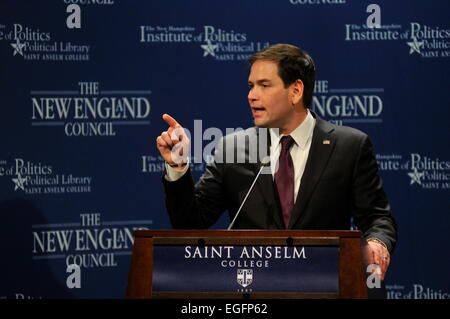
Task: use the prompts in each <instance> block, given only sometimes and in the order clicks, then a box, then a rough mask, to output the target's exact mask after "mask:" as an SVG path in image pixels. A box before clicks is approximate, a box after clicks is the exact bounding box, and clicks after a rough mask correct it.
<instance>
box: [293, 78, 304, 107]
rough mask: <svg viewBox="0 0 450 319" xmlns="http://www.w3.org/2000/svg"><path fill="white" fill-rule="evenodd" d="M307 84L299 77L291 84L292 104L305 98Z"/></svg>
mask: <svg viewBox="0 0 450 319" xmlns="http://www.w3.org/2000/svg"><path fill="white" fill-rule="evenodd" d="M304 89H305V86H304V85H303V82H302V80H300V79H298V80H297V81H295V82H294V83H292V84H291V103H292V105H295V104H298V103H299V102H300V100H301V99H302V98H303V91H304Z"/></svg>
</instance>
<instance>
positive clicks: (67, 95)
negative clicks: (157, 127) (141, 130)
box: [30, 82, 151, 137]
mask: <svg viewBox="0 0 450 319" xmlns="http://www.w3.org/2000/svg"><path fill="white" fill-rule="evenodd" d="M150 94H151V91H123V90H115V91H108V90H100V87H99V82H78V90H74V91H31V93H30V95H31V121H32V122H31V125H32V126H35V127H52V128H53V127H57V128H61V129H62V131H63V132H64V134H65V135H66V136H70V137H73V136H84V137H89V136H115V135H116V133H117V130H116V129H117V128H118V127H120V126H140V125H149V124H150V121H149V120H148V118H149V116H150V101H149V99H148V97H147V96H148V95H150Z"/></svg>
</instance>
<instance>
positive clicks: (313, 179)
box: [288, 116, 336, 229]
mask: <svg viewBox="0 0 450 319" xmlns="http://www.w3.org/2000/svg"><path fill="white" fill-rule="evenodd" d="M333 130H334V128H333V127H332V126H331V125H329V124H328V123H327V122H325V121H323V120H321V119H320V118H318V117H317V116H316V125H315V127H314V132H313V137H312V141H311V148H310V150H309V155H308V159H307V161H306V166H305V171H304V172H303V176H302V179H301V182H300V189H299V191H298V193H297V198H296V201H295V205H294V209H293V211H292V217H291V221H290V222H289V227H288V228H289V229H290V228H292V227H293V226H294V225H295V223H296V222H297V220H298V218H299V217H300V216H301V214H302V211H303V209H304V208H305V206H306V204H307V202H308V200H309V198H310V197H311V195H312V193H313V190H314V188H315V186H316V184H317V182H318V181H319V179H320V176H321V175H322V172H323V170H324V169H325V167H326V165H327V163H328V159H329V157H330V155H331V153H332V152H333V149H334V146H335V144H336V139H335V138H334V136H333V135H332V134H330V133H331V132H332V131H333Z"/></svg>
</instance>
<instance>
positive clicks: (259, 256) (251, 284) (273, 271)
mask: <svg viewBox="0 0 450 319" xmlns="http://www.w3.org/2000/svg"><path fill="white" fill-rule="evenodd" d="M262 242H263V241H262ZM152 291H153V292H169V291H170V292H177V291H184V292H217V291H223V292H244V293H250V292H314V293H316V292H320V293H331V294H335V295H336V296H337V294H338V292H339V250H338V247H336V246H334V247H320V246H306V247H305V246H297V245H295V246H284V247H283V246H263V245H262V243H261V245H252V246H231V245H227V246H222V245H220V246H219V245H211V246H203V247H200V246H189V245H187V246H164V245H154V247H153V286H152Z"/></svg>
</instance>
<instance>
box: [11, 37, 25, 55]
mask: <svg viewBox="0 0 450 319" xmlns="http://www.w3.org/2000/svg"><path fill="white" fill-rule="evenodd" d="M11 46H12V47H13V48H14V54H13V56H14V55H16V54H17V53H19V54H20V55H21V56H23V51H22V50H23V48H24V47H25V43H20V41H19V39H18V38H16V43H11Z"/></svg>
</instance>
